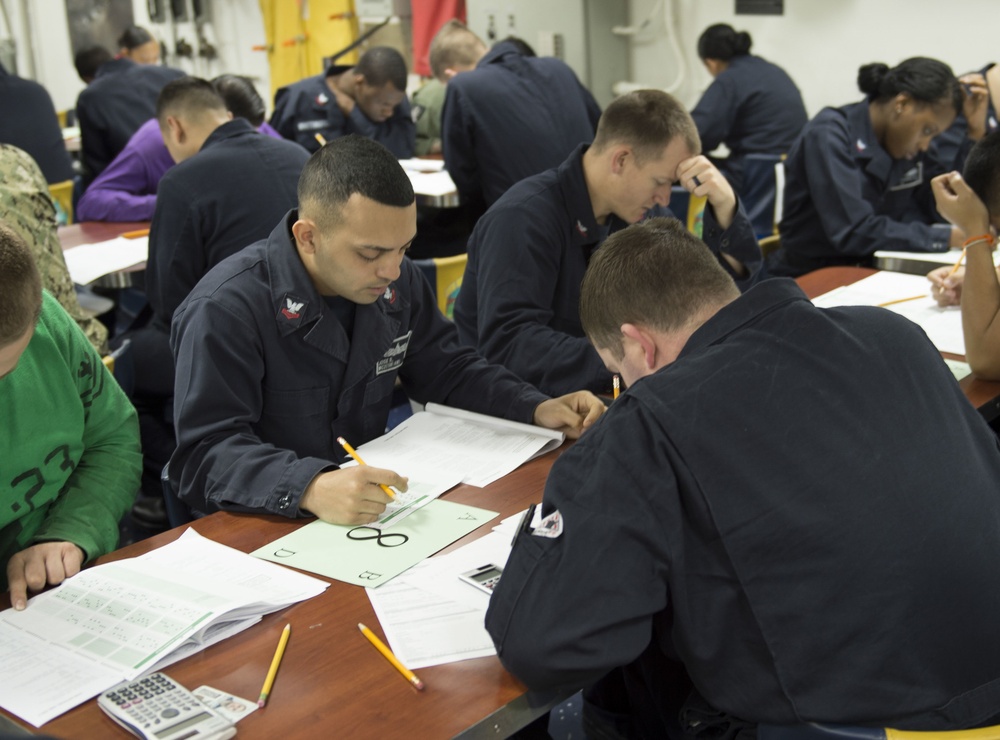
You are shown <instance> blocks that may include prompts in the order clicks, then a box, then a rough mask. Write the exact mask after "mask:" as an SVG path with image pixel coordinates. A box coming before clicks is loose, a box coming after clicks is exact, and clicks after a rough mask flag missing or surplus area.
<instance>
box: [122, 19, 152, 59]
mask: <svg viewBox="0 0 1000 740" xmlns="http://www.w3.org/2000/svg"><path fill="white" fill-rule="evenodd" d="M118 46H119V47H120V48H119V51H118V58H119V59H122V58H125V59H131V60H132V61H133V62H135V63H136V64H159V63H160V42H159V41H157V40H156V39H154V38H153V34H151V33H150V32H149V31H147V30H146V29H145V28H143V27H142V26H129V27H128V28H126V29H125V30H124V31H123V32H122V35H121V36H119V37H118Z"/></svg>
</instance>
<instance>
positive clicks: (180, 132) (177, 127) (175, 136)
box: [167, 116, 187, 144]
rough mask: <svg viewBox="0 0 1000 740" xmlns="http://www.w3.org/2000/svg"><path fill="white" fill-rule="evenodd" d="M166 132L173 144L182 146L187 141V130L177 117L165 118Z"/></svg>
mask: <svg viewBox="0 0 1000 740" xmlns="http://www.w3.org/2000/svg"><path fill="white" fill-rule="evenodd" d="M167 130H168V131H169V132H170V137H171V139H172V141H173V142H174V143H175V144H184V143H185V142H186V141H187V130H186V129H185V128H184V122H183V121H181V119H179V118H178V117H177V116H167Z"/></svg>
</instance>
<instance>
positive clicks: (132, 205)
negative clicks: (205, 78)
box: [76, 75, 281, 221]
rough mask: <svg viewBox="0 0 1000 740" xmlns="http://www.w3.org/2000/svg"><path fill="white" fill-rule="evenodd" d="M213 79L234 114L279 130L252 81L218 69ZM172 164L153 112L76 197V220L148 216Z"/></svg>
mask: <svg viewBox="0 0 1000 740" xmlns="http://www.w3.org/2000/svg"><path fill="white" fill-rule="evenodd" d="M212 85H213V86H214V87H215V89H216V90H217V91H218V92H219V94H220V95H221V96H222V98H223V99H224V100H225V101H226V107H227V108H228V109H229V111H230V112H231V113H232V114H233V117H234V118H246V119H247V120H248V121H250V123H251V124H252V125H253V126H255V127H256V128H257V130H258V131H260V132H261V133H263V134H267V135H268V136H272V137H274V138H276V139H280V138H281V134H279V133H278V132H277V131H275V130H274V129H273V128H271V127H270V126H269V125H268V124H267V123H265V122H264V101H263V100H262V99H261V97H260V95H259V94H258V93H257V91H256V89H254V86H253V83H252V82H250V80H249V79H247V78H246V77H240V76H238V75H220V76H219V77H216V78H215V79H214V80H212ZM173 166H174V160H173V159H172V158H171V157H170V152H168V151H167V147H166V145H165V144H164V143H163V134H161V133H160V126H159V124H158V123H157V121H156V119H155V118H151V119H150V120H148V121H146V123H144V124H143V125H142V126H140V127H139V130H138V131H136V132H135V134H133V135H132V138H131V139H129V142H128V144H127V145H126V146H125V148H124V149H123V150H122V152H121V154H119V155H118V156H117V157H115V159H114V161H113V162H112V163H111V164H110V165H108V167H107V169H105V170H104V172H102V173H101V174H100V175H98V177H97V179H95V180H94V182H93V183H91V185H90V187H89V188H87V191H86V192H85V193H84V194H83V196H82V197H81V198H80V202H79V203H77V206H76V219H77V221H150V220H152V218H153V211H154V210H155V209H156V189H157V186H158V185H159V182H160V178H162V177H163V175H164V174H165V173H166V171H167V170H169V169H170V168H171V167H173Z"/></svg>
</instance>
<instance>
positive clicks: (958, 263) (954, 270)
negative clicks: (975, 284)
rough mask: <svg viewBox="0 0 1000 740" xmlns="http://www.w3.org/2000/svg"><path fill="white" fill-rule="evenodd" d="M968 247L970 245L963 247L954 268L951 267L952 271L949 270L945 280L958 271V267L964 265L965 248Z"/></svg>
mask: <svg viewBox="0 0 1000 740" xmlns="http://www.w3.org/2000/svg"><path fill="white" fill-rule="evenodd" d="M966 249H968V247H962V253H961V254H960V255H958V261H957V262H956V263H955V266H954V267H953V268H951V272H949V273H948V274H947V275H946V276H945V278H944V279H945V280H947V279H948V278H950V277H951V276H952V275H954V274H955V273H956V272H958V268H959V267H961V266H962V260H963V259H965V250H966Z"/></svg>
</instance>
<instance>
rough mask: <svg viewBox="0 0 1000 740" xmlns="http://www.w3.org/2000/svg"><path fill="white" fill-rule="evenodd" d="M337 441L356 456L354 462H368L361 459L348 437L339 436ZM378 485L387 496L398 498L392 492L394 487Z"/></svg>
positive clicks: (348, 452)
mask: <svg viewBox="0 0 1000 740" xmlns="http://www.w3.org/2000/svg"><path fill="white" fill-rule="evenodd" d="M337 441H338V442H339V443H340V446H341V447H343V448H344V450H345V451H346V452H347V454H348V455H350V456H351V457H352V458H354V462H356V463H357V464H358V465H367V464H368V463H366V462H365V461H364V460H362V459H361V455H359V454H358V452H357V450H355V449H354V448H353V447H351V446H350V445H349V444H347V440H346V439H344V438H343V437H337ZM378 487H379V488H381V489H382V490H383V491H385V494H386V496H388V497H389V498H391V499H393V500H395V499H396V494H395V493H393V492H392V489H391V488H389V486H387V485H385V484H384V483H379V484H378Z"/></svg>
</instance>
